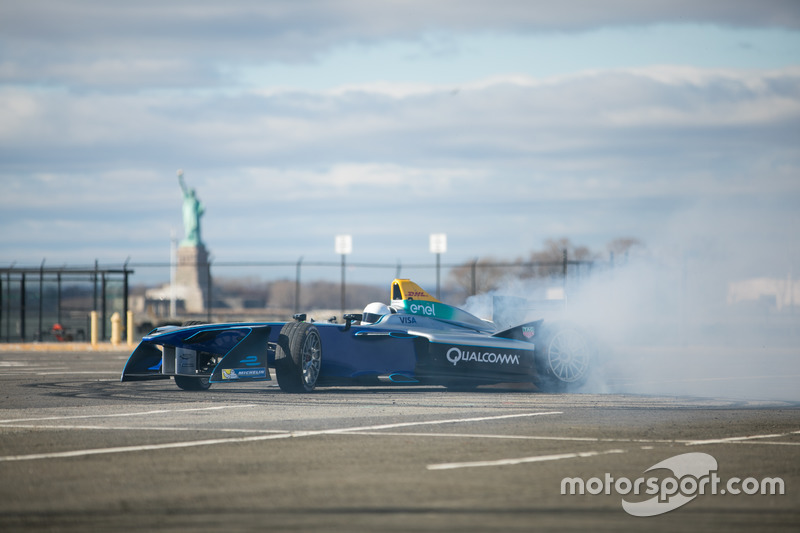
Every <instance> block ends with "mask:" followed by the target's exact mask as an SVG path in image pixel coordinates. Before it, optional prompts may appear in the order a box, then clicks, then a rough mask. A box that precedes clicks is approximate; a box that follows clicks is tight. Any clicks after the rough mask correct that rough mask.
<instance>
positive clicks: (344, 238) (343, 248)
mask: <svg viewBox="0 0 800 533" xmlns="http://www.w3.org/2000/svg"><path fill="white" fill-rule="evenodd" d="M335 248H336V253H337V254H339V255H341V256H342V316H344V295H345V279H344V271H345V256H347V255H348V254H351V253H352V252H353V237H352V236H351V235H337V236H336V242H335Z"/></svg>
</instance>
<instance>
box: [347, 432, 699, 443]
mask: <svg viewBox="0 0 800 533" xmlns="http://www.w3.org/2000/svg"><path fill="white" fill-rule="evenodd" d="M358 434H359V435H375V436H380V435H387V436H392V437H444V438H447V437H452V438H460V439H506V440H557V441H569V442H629V443H634V444H641V443H655V444H685V443H686V442H689V441H686V440H674V439H603V438H600V437H558V436H550V435H492V434H483V433H411V432H405V431H370V432H368V431H359V432H358Z"/></svg>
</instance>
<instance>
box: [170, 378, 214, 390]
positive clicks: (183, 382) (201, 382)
mask: <svg viewBox="0 0 800 533" xmlns="http://www.w3.org/2000/svg"><path fill="white" fill-rule="evenodd" d="M175 384H176V385H177V386H178V387H179V388H181V389H183V390H208V389H209V387H211V383H209V382H208V378H207V377H192V376H175Z"/></svg>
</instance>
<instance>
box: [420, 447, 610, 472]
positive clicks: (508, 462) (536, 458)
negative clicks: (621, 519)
mask: <svg viewBox="0 0 800 533" xmlns="http://www.w3.org/2000/svg"><path fill="white" fill-rule="evenodd" d="M610 453H625V450H605V451H600V452H577V453H559V454H555V455H537V456H533V457H519V458H516V459H498V460H496V461H473V462H465V463H439V464H431V465H428V466H427V469H428V470H453V469H456V468H476V467H482V466H507V465H518V464H522V463H540V462H543V461H560V460H561V459H578V458H584V457H595V456H597V455H607V454H610Z"/></svg>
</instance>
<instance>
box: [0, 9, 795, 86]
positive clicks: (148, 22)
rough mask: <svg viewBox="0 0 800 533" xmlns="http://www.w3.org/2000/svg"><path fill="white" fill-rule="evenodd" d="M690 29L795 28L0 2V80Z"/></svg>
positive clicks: (594, 16)
mask: <svg viewBox="0 0 800 533" xmlns="http://www.w3.org/2000/svg"><path fill="white" fill-rule="evenodd" d="M692 23H694V24H711V25H722V26H731V27H747V28H759V27H770V28H789V29H796V28H798V27H800V10H798V9H797V5H796V3H794V2H792V1H785V0H771V1H764V2H759V3H758V4H754V3H752V2H748V1H744V0H739V1H729V2H720V3H716V2H715V3H710V4H709V3H698V2H690V1H685V0H684V1H675V0H671V1H662V2H644V3H637V2H634V3H631V2H629V1H627V0H614V1H611V2H608V1H607V2H603V4H602V6H600V5H598V4H597V3H596V2H591V1H583V0H573V1H563V2H537V3H535V4H533V5H532V4H531V3H529V2H517V1H515V0H500V1H499V2H493V3H492V4H491V5H490V6H489V5H487V4H486V3H485V2H477V1H476V2H463V1H455V0H452V1H440V2H435V3H430V2H422V1H421V0H420V1H408V2H399V3H397V2H388V3H387V2H372V1H367V0H349V1H347V0H312V1H306V2H293V1H271V2H260V1H256V0H231V1H229V2H225V3H219V2H208V1H206V2H182V1H168V2H165V1H163V0H162V1H151V0H143V1H140V2H134V3H130V2H128V3H108V2H102V1H97V0H82V1H80V0H79V1H73V2H68V3H65V2H60V1H57V0H38V1H37V0H31V1H28V2H10V3H9V2H7V3H6V4H5V5H4V6H3V17H2V18H0V50H2V54H0V81H2V82H5V83H17V84H20V83H21V84H29V83H36V84H42V83H46V84H49V85H55V86H59V85H68V86H72V87H89V88H105V89H113V88H117V89H119V88H123V87H128V88H130V89H132V90H138V89H141V88H147V87H150V88H152V87H164V86H170V87H179V88H186V87H188V86H204V87H206V86H210V87H216V86H221V85H224V84H226V83H230V80H229V79H226V75H228V74H230V73H231V72H232V71H233V70H235V69H234V67H235V66H236V65H238V66H246V65H253V64H265V63H285V64H298V63H302V64H313V63H315V62H317V61H318V60H319V59H320V57H321V56H322V55H323V54H325V53H326V52H328V51H330V50H333V49H337V48H339V47H342V46H347V45H352V44H362V45H374V44H377V43H387V42H420V43H421V44H422V45H423V46H424V47H425V53H426V54H431V53H447V54H458V53H461V52H462V51H460V50H458V49H457V48H454V46H453V41H452V40H450V39H448V38H447V35H448V34H468V33H473V34H475V33H487V32H488V33H518V34H527V33H535V32H545V33H548V32H583V31H591V30H595V29H598V28H608V27H631V26H643V25H644V26H647V25H660V24H692ZM431 35H439V37H438V38H436V39H431V38H430V37H431ZM448 43H449V44H448ZM751 46H752V45H751Z"/></svg>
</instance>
